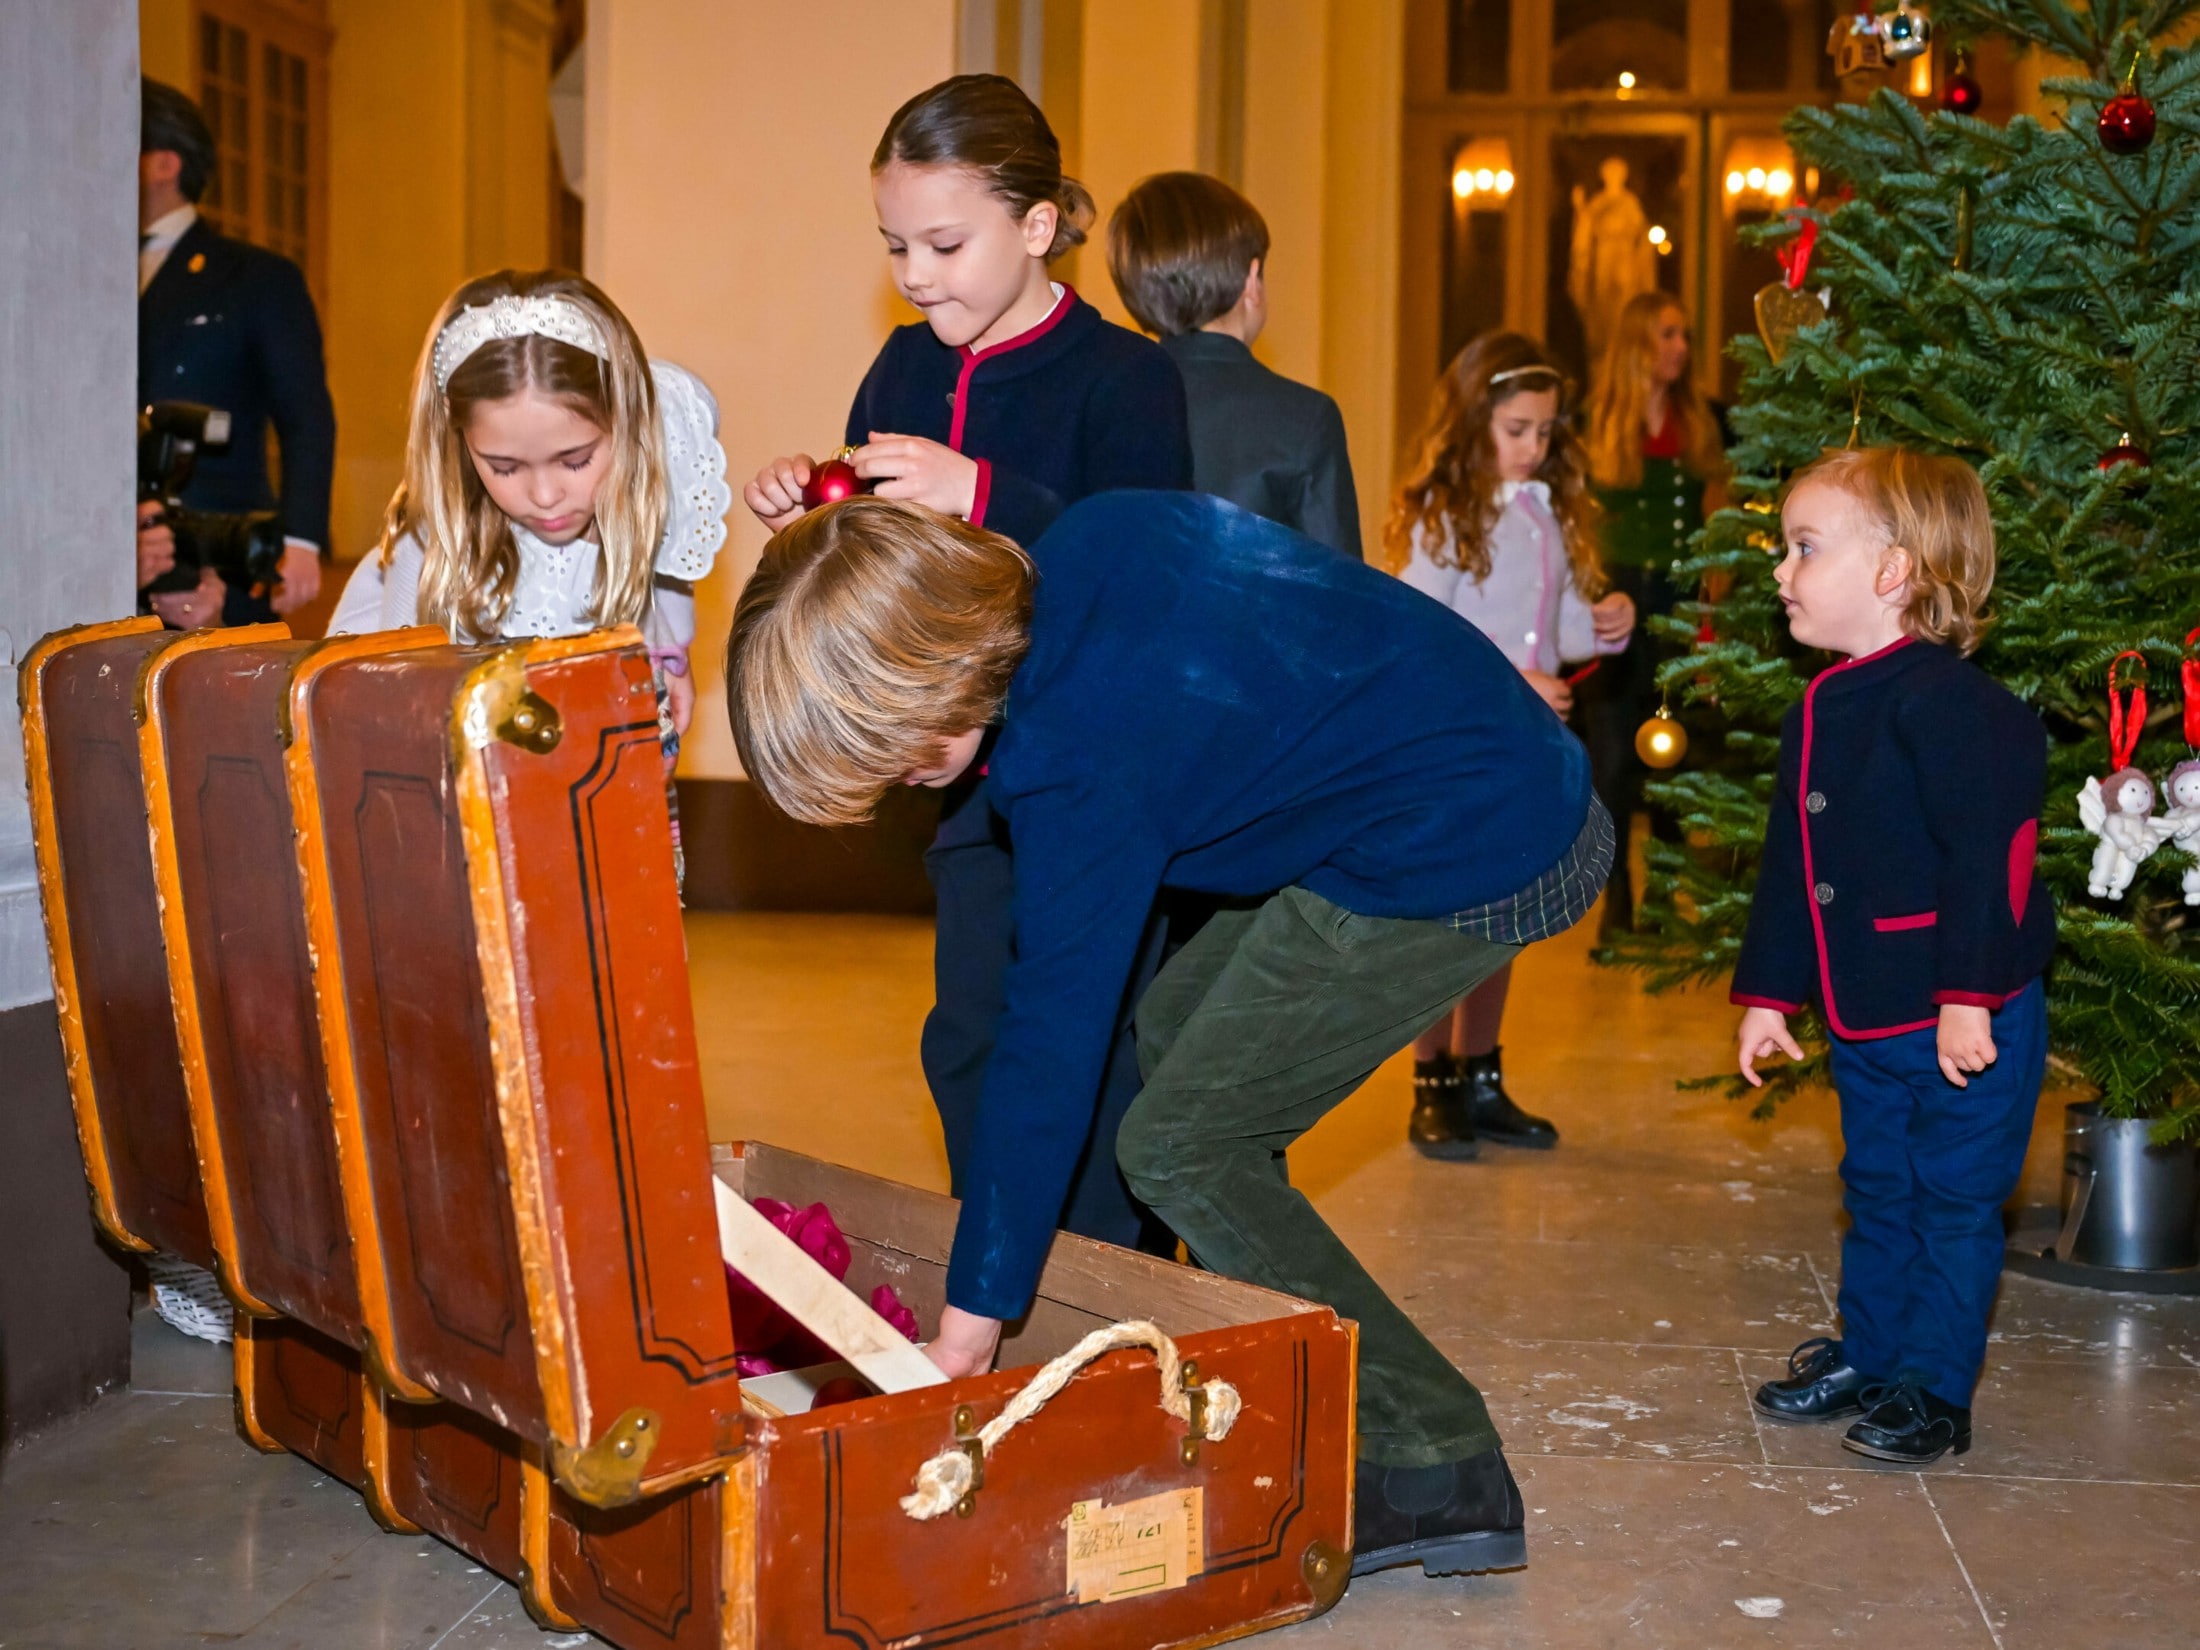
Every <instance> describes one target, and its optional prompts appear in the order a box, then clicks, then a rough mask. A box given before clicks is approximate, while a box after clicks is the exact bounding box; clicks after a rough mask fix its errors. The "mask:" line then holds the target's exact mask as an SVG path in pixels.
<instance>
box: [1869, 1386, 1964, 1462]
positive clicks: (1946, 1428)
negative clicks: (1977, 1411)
mask: <svg viewBox="0 0 2200 1650" xmlns="http://www.w3.org/2000/svg"><path fill="white" fill-rule="evenodd" d="M1864 1401H1865V1404H1866V1405H1867V1408H1866V1412H1865V1415H1864V1418H1863V1419H1862V1420H1861V1421H1859V1422H1857V1423H1856V1425H1854V1426H1853V1427H1851V1428H1849V1430H1848V1433H1847V1435H1846V1436H1845V1437H1843V1438H1842V1440H1841V1447H1842V1448H1843V1449H1846V1450H1854V1451H1855V1452H1856V1453H1857V1454H1858V1455H1867V1456H1869V1457H1871V1459H1873V1460H1874V1461H1893V1462H1896V1463H1898V1464H1900V1465H1902V1466H1905V1467H1929V1466H1931V1465H1932V1464H1933V1463H1934V1462H1935V1461H1937V1460H1939V1459H1940V1458H1941V1457H1942V1456H1943V1455H1946V1454H1947V1453H1948V1452H1949V1451H1950V1450H1954V1451H1955V1452H1956V1454H1958V1455H1961V1454H1963V1453H1964V1451H1966V1450H1968V1449H1969V1448H1970V1447H1971V1412H1970V1411H1969V1410H1967V1409H1958V1408H1956V1406H1955V1405H1953V1404H1951V1403H1948V1402H1946V1401H1944V1400H1942V1399H1939V1398H1936V1397H1934V1396H1933V1395H1932V1394H1931V1393H1930V1392H1927V1391H1926V1390H1925V1389H1924V1388H1923V1387H1921V1386H1919V1385H1918V1384H1917V1383H1916V1382H1915V1381H1893V1382H1887V1383H1883V1384H1881V1385H1878V1386H1874V1387H1872V1388H1871V1389H1870V1390H1869V1391H1867V1392H1866V1393H1865V1394H1864Z"/></svg>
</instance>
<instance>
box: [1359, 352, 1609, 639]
mask: <svg viewBox="0 0 2200 1650" xmlns="http://www.w3.org/2000/svg"><path fill="white" fill-rule="evenodd" d="M1546 389H1555V390H1557V391H1558V392H1559V416H1558V422H1557V423H1556V424H1554V425H1552V427H1551V450H1550V451H1549V452H1548V453H1547V454H1545V455H1544V459H1543V467H1542V468H1541V469H1539V470H1537V471H1536V473H1535V479H1536V480H1537V481H1540V482H1542V483H1543V484H1544V485H1545V486H1547V487H1549V488H1550V490H1551V513H1552V514H1553V515H1554V516H1556V517H1557V518H1558V525H1559V528H1560V531H1561V533H1562V534H1563V536H1564V538H1565V540H1566V560H1567V562H1568V563H1569V564H1570V565H1571V566H1572V568H1573V573H1574V586H1575V588H1576V589H1578V590H1579V591H1580V592H1581V593H1582V594H1583V595H1584V596H1587V597H1589V598H1590V599H1591V600H1594V599H1595V598H1596V597H1598V596H1600V595H1602V594H1603V593H1604V563H1603V562H1602V561H1601V560H1600V559H1599V557H1598V555H1597V545H1596V533H1595V531H1594V529H1595V526H1596V520H1597V505H1596V500H1595V498H1594V497H1592V496H1591V494H1590V492H1589V480H1588V466H1587V462H1586V460H1585V459H1584V457H1583V455H1582V450H1581V438H1580V437H1579V436H1578V435H1576V434H1575V433H1574V428H1573V424H1572V422H1571V420H1570V419H1569V418H1568V417H1567V406H1566V404H1567V402H1568V400H1569V399H1570V398H1571V394H1570V387H1569V386H1568V384H1567V382H1566V377H1565V374H1564V373H1562V372H1561V371H1560V370H1559V368H1558V366H1557V363H1555V362H1554V361H1552V360H1551V358H1550V357H1549V356H1548V355H1546V354H1545V353H1544V352H1543V348H1542V346H1541V345H1540V344H1538V343H1536V341H1535V340H1534V339H1532V338H1528V337H1526V336H1524V335H1522V334H1520V333H1517V332H1485V333H1483V334H1482V336H1481V337H1479V338H1477V339H1475V340H1474V341H1473V342H1472V343H1470V344H1468V345H1467V347H1466V348H1465V349H1463V350H1461V351H1460V352H1459V354H1458V355H1457V357H1455V358H1454V359H1453V361H1452V363H1451V365H1450V366H1449V367H1447V368H1445V369H1444V375H1443V377H1441V378H1439V379H1438V380H1437V381H1436V393H1435V394H1434V395H1433V396H1432V397H1431V398H1430V401H1429V414H1428V423H1427V425H1426V426H1425V427H1424V428H1423V429H1422V431H1421V435H1420V438H1419V440H1418V441H1417V442H1415V444H1414V449H1413V459H1412V462H1411V464H1409V465H1408V467H1407V469H1406V477H1405V480H1404V481H1403V482H1401V483H1400V484H1399V487H1398V491H1397V494H1396V496H1395V497H1394V498H1393V499H1392V500H1391V504H1390V519H1389V520H1388V521H1387V522H1385V523H1384V525H1383V550H1384V559H1385V562H1386V563H1387V565H1388V566H1389V568H1390V570H1391V571H1392V572H1393V573H1401V572H1403V571H1405V566H1406V563H1407V561H1408V560H1410V559H1411V557H1412V555H1413V544H1414V536H1415V534H1416V533H1418V534H1419V535H1420V537H1421V540H1422V542H1423V543H1425V544H1426V545H1427V547H1428V552H1429V555H1430V556H1431V557H1432V558H1434V559H1435V560H1436V561H1437V562H1438V563H1440V564H1443V565H1448V566H1452V567H1456V568H1458V569H1460V570H1461V571H1462V572H1465V573H1470V574H1472V575H1473V576H1474V578H1475V579H1476V581H1477V582H1479V581H1480V580H1482V579H1485V578H1487V577H1489V571H1490V529H1491V528H1493V527H1495V526H1496V525H1497V517H1498V514H1499V511H1498V502H1497V499H1498V486H1499V482H1500V478H1499V476H1498V474H1497V450H1496V446H1495V444H1494V443H1493V442H1492V441H1491V439H1490V420H1491V419H1492V418H1493V417H1494V416H1495V415H1496V412H1497V409H1498V407H1499V406H1500V405H1501V404H1502V403H1504V402H1506V401H1509V400H1511V399H1512V397H1514V396H1515V395H1518V394H1521V393H1522V392H1523V391H1532V390H1546Z"/></svg>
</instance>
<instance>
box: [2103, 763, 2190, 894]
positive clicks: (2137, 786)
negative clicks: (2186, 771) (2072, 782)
mask: <svg viewBox="0 0 2200 1650" xmlns="http://www.w3.org/2000/svg"><path fill="white" fill-rule="evenodd" d="M2196 789H2200V787H2196ZM2078 818H2079V819H2080V820H2082V821H2083V822H2084V824H2085V828H2086V829H2087V830H2089V831H2091V832H2092V833H2093V834H2094V835H2095V836H2097V837H2099V838H2100V839H2101V845H2100V846H2099V847H2098V848H2095V849H2094V850H2093V870H2092V874H2091V875H2090V876H2088V877H2087V878H2086V892H2087V893H2089V894H2091V895H2092V896H2093V897H2094V898H2095V899H2122V898H2123V897H2124V892H2125V890H2126V889H2128V888H2129V887H2130V886H2131V879H2132V878H2133V877H2134V876H2136V875H2137V874H2138V871H2139V867H2140V866H2141V865H2143V864H2144V863H2146V859H2147V856H2148V855H2149V854H2151V853H2153V852H2154V850H2155V849H2157V848H2159V847H2160V846H2161V845H2162V841H2163V838H2164V836H2165V835H2167V832H2166V831H2165V830H2164V829H2163V824H2164V822H2163V821H2161V820H2158V819H2156V818H2155V817H2154V781H2153V780H2151V779H2149V778H2148V777H2147V776H2146V775H2145V773H2143V772H2141V771H2140V770H2139V769H2137V768H2119V769H2117V770H2116V772H2114V773H2112V774H2110V775H2109V776H2108V779H2107V781H2106V782H2105V783H2104V782H2103V781H2101V780H2099V779H2088V780H2087V781H2086V782H2085V789H2083V790H2081V791H2080V792H2079V793H2078Z"/></svg>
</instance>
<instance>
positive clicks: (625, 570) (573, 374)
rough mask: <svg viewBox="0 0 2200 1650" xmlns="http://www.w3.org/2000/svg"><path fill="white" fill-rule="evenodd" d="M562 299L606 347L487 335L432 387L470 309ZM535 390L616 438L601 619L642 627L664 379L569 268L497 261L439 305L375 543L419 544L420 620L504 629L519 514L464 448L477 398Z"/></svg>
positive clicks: (601, 492) (660, 490)
mask: <svg viewBox="0 0 2200 1650" xmlns="http://www.w3.org/2000/svg"><path fill="white" fill-rule="evenodd" d="M507 296H509V297H519V298H532V297H556V298H562V299H564V300H566V301H567V302H569V303H571V304H572V305H573V306H574V307H575V308H577V309H579V310H581V311H582V312H583V313H584V314H586V315H587V316H588V318H589V319H590V320H591V321H593V322H594V323H595V325H596V331H597V334H598V335H599V336H600V337H601V338H602V339H603V340H604V344H605V348H606V351H607V353H606V354H605V356H604V358H603V359H601V360H599V359H597V357H595V356H593V355H591V354H589V353H588V351H586V350H584V349H579V348H576V347H575V346H573V345H571V344H568V343H564V342H562V341H560V340H558V339H555V338H545V337H543V336H541V335H539V334H528V335H526V336H523V337H518V338H492V339H490V340H489V341H488V342H487V343H485V344H483V345H482V346H481V347H480V348H479V349H477V350H475V351H474V352H473V354H471V355H469V356H467V357H466V359H465V361H463V362H462V363H461V364H460V365H459V367H458V368H457V370H456V371H454V372H453V373H452V374H451V381H450V385H449V387H448V388H447V389H443V390H439V389H437V388H436V384H435V368H434V355H435V341H436V339H437V338H438V337H440V336H441V335H442V332H443V329H444V327H446V326H448V325H449V324H450V322H451V319H452V317H454V316H455V315H457V314H458V313H459V311H461V310H463V309H468V308H471V307H473V306H475V305H479V304H486V303H488V302H489V301H490V300H491V299H494V298H502V297H507ZM528 389H533V390H537V391H540V392H541V393H542V394H544V395H547V396H549V397H550V398H552V399H553V400H555V401H558V402H561V403H563V404H564V405H565V406H567V407H570V408H571V409H572V410H573V411H574V412H576V413H579V414H580V415H581V416H582V417H583V418H586V419H588V420H589V421H590V422H591V423H593V424H595V425H596V426H597V427H598V428H599V429H601V430H603V431H604V433H605V434H606V435H607V436H608V437H609V438H610V443H611V450H610V455H609V458H608V461H607V465H606V468H605V471H604V476H603V480H602V483H601V484H600V485H599V486H598V487H597V489H596V509H595V518H596V519H595V535H596V538H597V541H598V542H599V543H600V544H601V546H602V548H603V555H602V558H601V560H600V562H599V563H598V566H597V572H596V583H595V586H594V588H593V589H592V590H590V592H589V597H588V609H589V619H590V621H591V622H592V623H595V624H600V625H612V624H634V623H638V622H639V621H640V619H641V617H642V615H643V614H644V613H645V612H646V611H647V610H648V608H649V597H650V587H651V580H652V577H653V575H654V573H655V567H656V559H657V546H658V542H659V541H660V540H661V539H662V538H663V537H664V531H665V511H666V490H665V454H664V435H663V430H662V427H661V426H660V424H659V422H658V417H657V388H656V382H655V380H654V379H652V378H651V376H650V372H649V358H648V356H646V355H645V354H643V353H642V341H641V339H640V338H638V337H636V336H635V333H634V328H633V326H632V325H631V324H630V323H629V322H628V321H627V318H626V317H625V316H624V315H621V314H620V313H619V310H618V306H616V305H615V304H613V303H612V302H611V300H610V299H609V298H607V297H605V296H604V295H603V293H602V292H601V291H599V290H598V289H597V287H596V286H595V284H594V283H593V282H591V281H587V280H584V279H583V278H582V277H580V276H578V275H575V274H573V273H571V272H570V271H568V270H562V269H541V270H514V269H504V270H499V271H498V272H497V273H496V274H494V275H483V276H481V277H479V278H478V279H475V280H471V281H468V282H467V283H466V284H465V285H464V286H462V287H460V288H459V289H458V290H457V291H456V292H454V293H452V294H451V296H450V298H449V299H448V300H447V301H446V302H445V303H444V305H443V308H442V309H441V310H440V311H439V312H438V313H437V315H436V318H435V325H434V326H432V327H430V328H429V329H428V339H427V342H426V343H425V344H423V345H422V346H421V350H420V360H419V363H418V365H416V366H415V367H414V368H413V386H412V420H411V424H410V427H409V429H408V431H407V434H406V438H405V479H404V480H403V482H401V483H400V484H399V485H398V489H397V491H396V493H394V494H393V495H392V496H391V498H390V503H389V508H388V509H387V510H386V511H385V512H384V513H383V517H382V537H381V540H380V541H379V542H378V543H377V544H376V546H375V549H376V552H377V553H378V554H379V555H380V556H381V557H382V561H383V565H384V566H387V565H388V564H389V559H390V557H391V555H392V554H393V553H394V552H395V550H396V547H397V541H398V540H399V539H401V538H403V537H404V536H405V535H406V534H407V533H410V534H412V535H413V537H415V538H416V539H418V540H419V541H420V548H421V551H422V553H423V558H424V561H423V566H422V568H421V572H420V605H419V616H420V619H421V622H423V623H426V624H438V625H441V626H442V627H443V628H444V629H445V630H446V631H448V632H449V633H450V634H451V635H452V636H453V637H456V638H459V639H461V640H467V639H471V640H483V639H486V638H488V637H492V636H494V635H496V633H497V630H498V627H499V626H500V625H501V624H502V623H503V621H504V615H505V613H506V611H507V610H508V609H509V608H510V607H511V605H512V591H513V587H514V586H515V585H516V584H517V582H518V579H519V547H518V546H517V545H516V544H514V543H513V541H512V523H511V520H510V518H509V517H507V516H506V515H505V514H504V512H503V511H502V510H500V509H498V508H497V507H496V504H495V503H494V502H493V501H492V500H491V499H490V497H489V494H488V490H487V489H486V488H484V487H483V486H482V484H481V477H480V476H479V475H478V474H477V473H476V472H475V470H474V461H473V458H472V456H471V455H470V454H469V453H468V452H467V450H466V440H465V430H466V424H467V421H468V419H470V418H471V417H472V416H473V410H474V408H476V407H477V406H481V405H483V404H484V403H487V402H492V401H503V400H506V399H508V398H509V397H511V396H514V395H517V394H519V393H520V392H521V391H523V390H528Z"/></svg>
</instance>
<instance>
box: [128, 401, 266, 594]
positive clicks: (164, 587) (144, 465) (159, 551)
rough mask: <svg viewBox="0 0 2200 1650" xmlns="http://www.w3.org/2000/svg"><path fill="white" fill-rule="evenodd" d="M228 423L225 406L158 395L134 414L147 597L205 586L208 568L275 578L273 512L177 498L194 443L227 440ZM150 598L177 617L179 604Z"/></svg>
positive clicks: (225, 578) (236, 578)
mask: <svg viewBox="0 0 2200 1650" xmlns="http://www.w3.org/2000/svg"><path fill="white" fill-rule="evenodd" d="M229 426H230V419H229V414H228V413H226V412H224V411H222V410H221V409H220V408H218V407H202V406H199V405H197V404H196V403H194V402H189V401H161V402H156V403H154V404H153V405H152V406H150V407H148V408H146V409H145V411H144V412H143V413H141V414H140V415H139V416H138V500H139V509H138V528H139V547H138V582H139V588H140V590H141V592H142V593H143V594H144V595H145V596H146V597H147V598H148V599H150V598H152V597H161V596H166V597H177V596H185V595H188V594H191V593H196V592H198V591H199V590H201V589H202V588H205V589H207V590H209V591H211V590H212V580H211V579H210V578H209V575H213V576H214V577H215V578H218V579H219V580H220V582H221V584H222V585H223V586H225V587H226V586H231V585H234V586H239V587H242V588H245V589H252V588H254V587H266V586H270V585H273V584H274V583H275V582H276V581H277V580H278V579H279V578H280V577H281V573H282V561H283V529H282V524H281V523H280V522H279V521H278V520H277V519H276V515H275V512H274V511H272V510H234V511H228V510H192V509H189V508H186V507H185V506H184V504H183V503H182V502H181V500H182V495H183V491H184V489H185V488H186V487H188V486H190V484H191V471H192V468H193V466H194V465H196V464H197V462H198V456H199V453H200V450H201V449H203V448H207V447H216V448H218V447H223V446H226V445H227V444H228V441H229ZM148 506H150V508H148ZM147 540H156V541H160V540H164V541H165V542H164V543H161V542H155V543H153V544H150V545H149V544H148V543H147ZM154 605H155V606H156V607H157V608H159V609H160V611H161V615H162V617H163V618H167V619H169V621H170V622H171V623H181V622H182V616H181V615H172V614H171V613H170V612H169V611H168V609H169V608H170V607H172V606H177V605H178V604H177V603H174V602H157V603H155V604H154ZM182 605H185V606H188V605H189V604H188V603H186V604H182ZM216 606H217V611H218V601H217V603H216ZM202 622H203V621H202ZM184 628H189V626H188V625H185V626H184Z"/></svg>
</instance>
